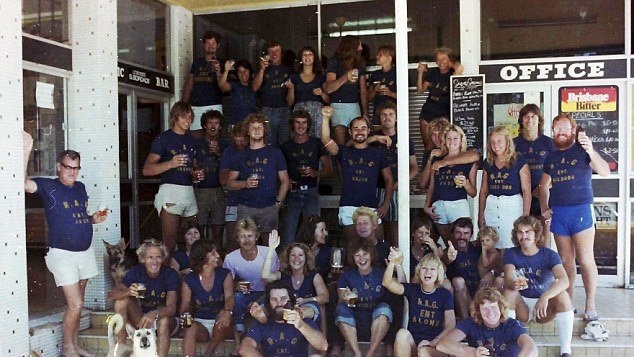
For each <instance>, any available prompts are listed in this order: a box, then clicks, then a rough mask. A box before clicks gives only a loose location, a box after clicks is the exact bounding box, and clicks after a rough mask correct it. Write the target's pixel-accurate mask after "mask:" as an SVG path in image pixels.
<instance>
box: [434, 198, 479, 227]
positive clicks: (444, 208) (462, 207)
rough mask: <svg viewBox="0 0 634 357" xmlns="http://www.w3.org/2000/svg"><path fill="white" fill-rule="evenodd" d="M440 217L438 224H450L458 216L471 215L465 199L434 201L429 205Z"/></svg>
mask: <svg viewBox="0 0 634 357" xmlns="http://www.w3.org/2000/svg"><path fill="white" fill-rule="evenodd" d="M431 206H432V207H433V208H434V213H436V214H437V215H438V216H440V218H439V219H438V224H451V223H453V222H454V221H455V220H457V219H458V218H462V217H471V212H470V211H469V202H468V201H467V199H466V198H465V199H462V200H456V201H442V200H441V201H436V202H434V203H433V204H432V205H431Z"/></svg>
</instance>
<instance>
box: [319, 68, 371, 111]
mask: <svg viewBox="0 0 634 357" xmlns="http://www.w3.org/2000/svg"><path fill="white" fill-rule="evenodd" d="M358 70H359V78H361V76H365V67H363V66H362V67H359V68H358ZM327 72H328V73H334V74H335V75H336V76H337V78H339V77H341V76H343V75H345V74H346V73H347V71H344V70H343V68H342V67H341V65H340V64H339V60H338V59H336V58H333V59H331V60H330V61H328V69H327ZM330 102H331V103H359V81H356V82H355V83H352V82H350V81H346V83H344V84H343V85H342V86H341V87H339V89H337V90H336V91H334V92H333V93H330Z"/></svg>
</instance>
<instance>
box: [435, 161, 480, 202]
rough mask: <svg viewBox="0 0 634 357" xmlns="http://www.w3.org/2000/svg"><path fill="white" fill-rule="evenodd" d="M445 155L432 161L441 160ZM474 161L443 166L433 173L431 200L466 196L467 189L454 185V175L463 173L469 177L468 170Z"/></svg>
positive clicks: (454, 199) (455, 199)
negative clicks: (432, 194)
mask: <svg viewBox="0 0 634 357" xmlns="http://www.w3.org/2000/svg"><path fill="white" fill-rule="evenodd" d="M445 157H447V155H444V156H440V157H435V158H433V159H432V160H431V162H432V163H434V162H436V161H442V160H443V159H444V158H445ZM473 165H475V163H470V164H458V165H453V166H444V167H442V168H440V169H439V170H438V171H436V173H434V197H433V199H432V202H436V201H457V200H464V199H466V198H467V190H465V189H464V188H462V187H460V188H458V187H456V183H455V182H454V180H453V179H454V177H456V176H457V175H464V176H466V177H467V178H469V172H471V168H472V167H473Z"/></svg>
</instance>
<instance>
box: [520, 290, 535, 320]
mask: <svg viewBox="0 0 634 357" xmlns="http://www.w3.org/2000/svg"><path fill="white" fill-rule="evenodd" d="M520 296H521V295H520ZM522 300H524V303H526V306H528V321H530V320H533V321H537V315H536V313H535V305H537V301H538V300H539V299H538V298H527V297H523V296H522Z"/></svg>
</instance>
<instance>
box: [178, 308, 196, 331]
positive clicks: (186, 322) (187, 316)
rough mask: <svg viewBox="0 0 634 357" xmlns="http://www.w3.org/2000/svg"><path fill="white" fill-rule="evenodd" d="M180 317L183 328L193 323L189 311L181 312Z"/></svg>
mask: <svg viewBox="0 0 634 357" xmlns="http://www.w3.org/2000/svg"><path fill="white" fill-rule="evenodd" d="M181 319H183V328H190V327H192V324H193V323H194V318H193V317H192V314H190V313H189V312H183V314H182V315H181Z"/></svg>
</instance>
